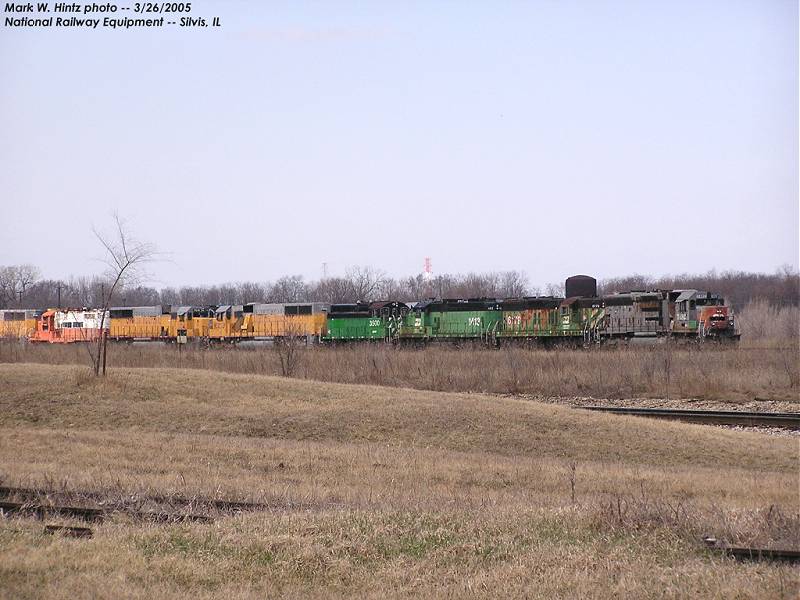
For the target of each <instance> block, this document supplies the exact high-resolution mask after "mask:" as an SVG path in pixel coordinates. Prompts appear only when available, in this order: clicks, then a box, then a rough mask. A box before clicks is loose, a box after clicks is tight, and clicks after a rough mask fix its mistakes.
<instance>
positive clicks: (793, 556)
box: [703, 537, 800, 563]
mask: <svg viewBox="0 0 800 600" xmlns="http://www.w3.org/2000/svg"><path fill="white" fill-rule="evenodd" d="M703 543H704V544H705V545H706V547H707V548H708V549H709V550H714V551H716V552H720V553H722V554H726V555H728V556H731V557H733V558H736V559H737V560H775V561H783V562H792V563H795V562H800V550H787V549H777V548H748V547H745V546H731V545H730V544H727V543H726V542H723V541H720V540H717V539H716V538H713V537H707V538H703Z"/></svg>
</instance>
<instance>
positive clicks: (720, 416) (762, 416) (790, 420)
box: [574, 406, 800, 430]
mask: <svg viewBox="0 0 800 600" xmlns="http://www.w3.org/2000/svg"><path fill="white" fill-rule="evenodd" d="M574 408H579V409H581V410H591V411H595V412H604V413H611V414H615V415H630V416H635V417H649V418H651V419H667V420H672V421H686V422H689V423H702V424H706V425H743V426H746V427H780V428H782V429H793V430H800V413H793V412H792V413H777V412H775V413H770V412H766V413H765V412H745V411H724V410H683V409H669V408H635V407H621V406H575V407H574Z"/></svg>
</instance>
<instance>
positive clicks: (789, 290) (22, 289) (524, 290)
mask: <svg viewBox="0 0 800 600" xmlns="http://www.w3.org/2000/svg"><path fill="white" fill-rule="evenodd" d="M112 285H113V281H112V280H111V279H110V278H109V277H108V276H101V275H93V276H80V277H74V276H72V277H69V278H67V279H41V272H40V270H39V269H38V268H37V267H36V266H34V265H29V264H24V265H11V266H0V308H54V307H59V306H61V307H73V308H78V307H84V306H86V307H90V306H95V307H97V306H100V307H102V306H104V305H106V302H105V300H108V299H107V298H106V295H107V294H108V293H109V291H110V289H111V287H112ZM681 288H687V289H688V288H691V289H700V290H705V291H710V292H716V293H720V294H722V295H723V296H724V297H725V298H726V299H727V300H728V302H729V303H730V304H732V305H733V306H734V307H735V308H737V307H738V308H741V307H742V306H744V305H745V304H747V303H748V302H750V301H751V300H756V299H760V300H763V301H766V302H768V303H769V304H770V305H773V306H797V305H799V304H800V274H799V273H798V271H797V270H796V269H793V268H792V267H790V266H784V267H781V268H780V269H778V270H776V272H775V273H771V274H769V273H753V272H745V271H724V272H721V273H718V272H716V271H715V270H711V271H709V272H707V273H705V274H690V273H684V274H680V275H667V276H663V277H651V276H647V275H640V274H632V275H627V276H623V277H614V278H606V279H600V280H598V293H599V294H610V293H615V292H625V291H631V290H652V289H681ZM539 295H546V296H557V297H558V296H563V295H564V285H563V282H562V283H549V284H545V285H541V286H540V285H534V284H531V282H530V281H529V279H528V276H527V275H526V274H525V273H524V272H523V271H519V270H511V271H500V272H486V273H466V274H442V275H438V276H435V277H432V278H430V279H426V278H425V277H423V275H422V274H418V275H412V276H408V277H400V278H394V277H390V276H388V275H387V274H386V273H385V272H384V271H382V270H381V269H378V268H374V267H370V266H364V267H353V268H351V269H348V271H347V272H346V273H345V275H344V276H341V277H326V278H322V279H318V280H306V279H305V278H304V277H303V276H301V275H287V276H283V277H280V278H278V279H276V280H275V281H272V282H269V281H266V282H257V281H241V282H228V283H222V284H213V285H196V286H181V287H172V286H166V287H162V288H160V289H158V288H156V287H152V286H148V285H144V284H143V283H142V282H141V280H138V281H133V282H125V283H124V284H122V285H118V286H117V288H116V289H114V291H113V293H112V294H111V299H110V302H109V305H110V306H153V305H159V304H160V305H180V306H187V305H195V306H207V305H224V304H244V303H247V302H278V303H284V302H325V303H328V304H340V303H352V302H356V301H358V300H362V301H374V300H399V301H404V302H409V301H415V300H421V299H425V298H434V297H436V298H518V297H524V296H539Z"/></svg>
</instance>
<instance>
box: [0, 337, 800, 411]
mask: <svg viewBox="0 0 800 600" xmlns="http://www.w3.org/2000/svg"><path fill="white" fill-rule="evenodd" d="M86 361H87V359H86V352H85V350H83V349H82V348H80V347H76V346H71V347H53V346H44V345H39V346H37V345H30V344H19V343H12V344H8V343H6V344H0V362H10V363H21V362H35V363H46V364H86ZM109 364H110V367H109V368H114V367H148V368H150V367H163V366H169V367H177V368H185V369H208V370H214V371H223V372H229V373H246V374H261V375H281V374H282V369H281V365H280V357H279V356H278V355H277V354H276V353H275V352H273V351H272V349H271V348H270V347H264V346H262V347H252V346H251V347H239V348H213V349H204V348H200V347H196V346H195V347H190V348H187V349H184V351H183V352H181V353H179V352H178V350H177V349H176V347H175V346H169V345H166V346H165V345H162V344H160V343H158V344H144V345H135V344H134V345H115V346H113V347H112V348H111V349H110V350H109ZM293 376H294V377H296V378H300V379H310V380H315V381H329V382H337V383H356V384H369V385H381V386H393V387H404V388H415V389H422V390H435V391H459V392H484V393H500V394H520V395H532V396H541V397H575V396H580V397H586V396H591V397H595V398H667V399H682V398H699V399H704V400H714V401H724V402H733V403H737V402H745V401H754V400H755V401H758V400H775V401H784V402H800V350H799V349H798V347H797V344H796V342H792V343H790V344H789V345H783V346H774V345H770V344H766V343H765V345H763V346H759V347H747V346H742V347H738V348H725V347H715V346H713V345H711V346H709V345H707V346H705V347H702V348H697V347H676V346H672V345H658V346H653V347H649V346H644V347H642V346H634V347H629V348H621V349H597V350H591V351H587V350H548V351H544V350H531V349H524V348H508V349H500V350H487V349H474V348H466V349H464V348H462V349H454V348H451V347H430V348H426V349H423V350H407V349H393V348H391V347H387V346H384V345H382V344H376V345H373V346H366V345H361V346H353V347H337V348H324V347H312V348H302V349H299V352H298V355H297V356H296V364H294V367H293Z"/></svg>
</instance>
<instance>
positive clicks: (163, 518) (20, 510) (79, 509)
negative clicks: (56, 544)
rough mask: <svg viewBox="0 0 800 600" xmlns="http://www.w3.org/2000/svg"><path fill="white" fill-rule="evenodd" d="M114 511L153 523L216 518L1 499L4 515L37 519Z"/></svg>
mask: <svg viewBox="0 0 800 600" xmlns="http://www.w3.org/2000/svg"><path fill="white" fill-rule="evenodd" d="M114 513H122V514H126V515H129V516H131V517H133V518H135V519H138V520H141V521H151V522H153V523H176V522H181V521H191V522H200V523H213V522H214V518H213V517H209V516H206V515H196V514H185V513H167V512H157V511H146V510H131V509H125V508H115V509H102V508H90V507H83V506H60V505H54V504H34V503H30V502H8V501H5V500H3V501H0V514H4V515H16V514H20V515H32V516H34V517H36V518H37V519H44V518H46V517H54V516H55V517H70V518H75V519H81V520H82V521H87V522H90V523H94V522H100V521H103V520H105V519H106V517H109V516H111V515H112V514H114Z"/></svg>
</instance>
